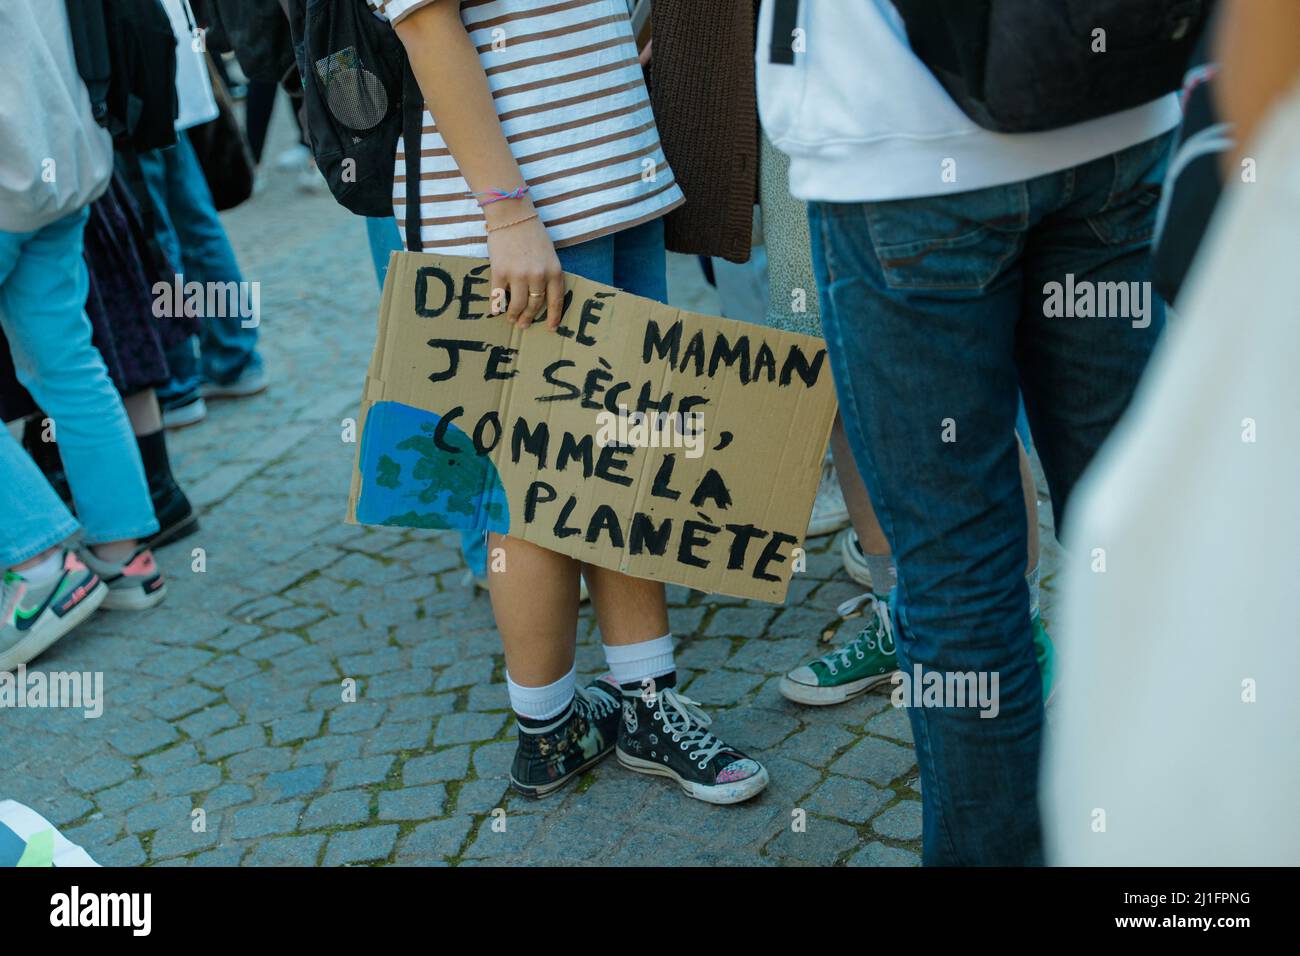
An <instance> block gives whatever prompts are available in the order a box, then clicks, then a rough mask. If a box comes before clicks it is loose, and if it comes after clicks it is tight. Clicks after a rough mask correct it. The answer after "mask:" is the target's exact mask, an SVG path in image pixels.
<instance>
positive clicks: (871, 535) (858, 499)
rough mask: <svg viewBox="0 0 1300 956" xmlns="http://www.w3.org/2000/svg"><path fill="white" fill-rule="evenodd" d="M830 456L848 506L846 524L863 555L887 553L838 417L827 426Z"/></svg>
mask: <svg viewBox="0 0 1300 956" xmlns="http://www.w3.org/2000/svg"><path fill="white" fill-rule="evenodd" d="M831 457H832V458H834V459H835V474H836V476H838V477H839V480H840V490H841V491H842V492H843V493H844V503H845V504H846V505H848V507H849V521H850V522H852V524H853V530H854V531H856V532H857V533H858V543H859V544H861V545H862V550H863V551H865V552H866V553H867V554H889V541H888V540H886V538H885V532H884V531H882V530H881V528H880V522H879V521H877V520H876V512H875V509H874V508H872V507H871V498H870V496H868V495H867V486H866V484H864V483H863V481H862V476H861V475H860V474H858V466H857V463H856V462H854V460H853V452H852V451H851V450H850V449H849V440H848V438H847V437H846V436H845V434H844V422H843V421H842V420H841V419H840V416H839V415H836V416H835V424H834V425H832V426H831Z"/></svg>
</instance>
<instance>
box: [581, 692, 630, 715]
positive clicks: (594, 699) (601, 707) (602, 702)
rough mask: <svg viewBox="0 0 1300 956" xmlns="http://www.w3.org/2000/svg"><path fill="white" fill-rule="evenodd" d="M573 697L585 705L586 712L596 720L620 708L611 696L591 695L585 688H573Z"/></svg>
mask: <svg viewBox="0 0 1300 956" xmlns="http://www.w3.org/2000/svg"><path fill="white" fill-rule="evenodd" d="M574 696H576V697H577V698H578V699H579V700H580V701H582V702H583V703H585V704H586V705H587V710H588V712H589V713H591V715H592V716H594V717H596V718H597V719H599V718H601V717H604V716H605V715H606V714H608V713H610V712H611V711H613V710H614V708H615V707H618V706H620V704H619V702H618V701H616V700H615V699H614V697H613V695H612V694H593V693H592V692H591V691H589V690H587V688H585V687H577V688H574Z"/></svg>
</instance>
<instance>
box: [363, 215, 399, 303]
mask: <svg viewBox="0 0 1300 956" xmlns="http://www.w3.org/2000/svg"><path fill="white" fill-rule="evenodd" d="M366 238H367V239H368V240H369V242H370V258H371V260H372V261H373V262H374V264H375V278H376V279H378V280H379V288H380V289H383V287H384V278H385V277H386V276H387V275H388V256H389V255H390V254H391V253H394V252H401V251H402V233H401V231H400V230H399V229H398V228H397V220H396V219H394V218H393V217H392V216H385V217H382V218H381V217H378V216H367V217H366Z"/></svg>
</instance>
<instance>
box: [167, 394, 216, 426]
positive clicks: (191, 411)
mask: <svg viewBox="0 0 1300 956" xmlns="http://www.w3.org/2000/svg"><path fill="white" fill-rule="evenodd" d="M207 417H208V406H207V403H205V402H204V401H203V398H202V396H195V397H194V398H193V399H191V400H190V401H188V402H186V403H185V404H184V405H177V406H175V407H173V408H164V409H163V410H162V423H163V428H168V429H175V428H188V427H189V426H190V425H197V424H198V423H199V422H201V421H203V419H205V418H207Z"/></svg>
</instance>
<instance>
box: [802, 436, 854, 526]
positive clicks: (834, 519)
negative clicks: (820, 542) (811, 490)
mask: <svg viewBox="0 0 1300 956" xmlns="http://www.w3.org/2000/svg"><path fill="white" fill-rule="evenodd" d="M848 523H849V506H848V505H846V504H845V503H844V492H843V491H842V490H841V489H840V479H839V476H838V475H836V474H835V463H834V462H833V461H832V460H831V456H830V455H827V456H826V460H825V461H824V462H823V463H822V480H821V484H820V485H818V486H817V498H816V499H815V500H814V501H813V509H812V516H811V517H810V518H809V519H808V537H810V538H816V537H818V536H820V535H824V534H834V533H835V532H836V531H839V530H840V528H843V527H844V526H845V525H846V524H848Z"/></svg>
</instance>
